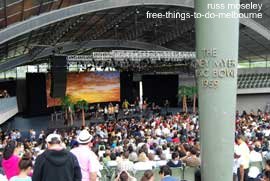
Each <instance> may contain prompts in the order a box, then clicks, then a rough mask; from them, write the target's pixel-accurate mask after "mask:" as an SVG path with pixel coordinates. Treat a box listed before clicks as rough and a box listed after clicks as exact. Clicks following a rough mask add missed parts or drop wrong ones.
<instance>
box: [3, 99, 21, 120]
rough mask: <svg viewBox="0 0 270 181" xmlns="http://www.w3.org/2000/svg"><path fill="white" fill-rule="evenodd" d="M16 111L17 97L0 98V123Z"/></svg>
mask: <svg viewBox="0 0 270 181" xmlns="http://www.w3.org/2000/svg"><path fill="white" fill-rule="evenodd" d="M17 113H18V104H17V97H9V98H1V99H0V124H2V123H4V122H5V121H7V120H8V119H10V118H11V117H12V116H14V115H15V114H17Z"/></svg>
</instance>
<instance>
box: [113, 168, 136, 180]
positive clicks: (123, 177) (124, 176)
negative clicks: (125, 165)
mask: <svg viewBox="0 0 270 181" xmlns="http://www.w3.org/2000/svg"><path fill="white" fill-rule="evenodd" d="M114 181H137V179H136V178H134V177H132V176H131V175H130V174H129V173H128V172H127V171H125V170H124V171H122V172H121V173H119V174H118V175H117V177H116V178H115V180H114Z"/></svg>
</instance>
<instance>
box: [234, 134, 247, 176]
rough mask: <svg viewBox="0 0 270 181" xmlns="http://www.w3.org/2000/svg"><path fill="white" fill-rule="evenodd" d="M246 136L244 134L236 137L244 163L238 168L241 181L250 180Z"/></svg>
mask: <svg viewBox="0 0 270 181" xmlns="http://www.w3.org/2000/svg"><path fill="white" fill-rule="evenodd" d="M244 140H245V138H244V137H243V136H242V135H238V136H237V137H236V143H237V145H238V151H239V154H240V157H241V159H242V163H241V164H240V167H239V169H238V172H237V175H238V180H239V181H248V172H249V148H248V145H247V144H246V142H245V141H244Z"/></svg>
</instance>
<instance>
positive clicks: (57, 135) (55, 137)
mask: <svg viewBox="0 0 270 181" xmlns="http://www.w3.org/2000/svg"><path fill="white" fill-rule="evenodd" d="M53 138H54V139H57V140H58V141H60V142H61V136H60V135H59V134H55V133H52V134H49V135H48V136H47V138H46V142H47V143H49V142H52V139H53Z"/></svg>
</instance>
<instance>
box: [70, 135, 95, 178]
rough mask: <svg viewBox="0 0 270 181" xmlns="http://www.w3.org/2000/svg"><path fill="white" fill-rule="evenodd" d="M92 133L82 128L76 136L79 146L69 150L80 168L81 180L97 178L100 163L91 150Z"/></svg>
mask: <svg viewBox="0 0 270 181" xmlns="http://www.w3.org/2000/svg"><path fill="white" fill-rule="evenodd" d="M92 138H93V137H92V135H90V133H89V132H88V131H87V130H82V131H81V132H80V134H79V137H78V140H77V141H78V143H79V147H77V148H74V149H72V150H71V153H73V154H74V155H75V156H76V157H77V159H78V161H79V165H80V168H81V173H82V180H81V181H89V180H91V181H96V180H97V178H98V172H99V168H100V163H99V161H98V157H97V156H96V155H95V153H94V152H93V151H92V150H91V148H90V147H91V146H92V143H91V140H92Z"/></svg>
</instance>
